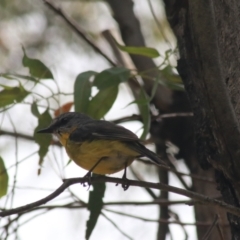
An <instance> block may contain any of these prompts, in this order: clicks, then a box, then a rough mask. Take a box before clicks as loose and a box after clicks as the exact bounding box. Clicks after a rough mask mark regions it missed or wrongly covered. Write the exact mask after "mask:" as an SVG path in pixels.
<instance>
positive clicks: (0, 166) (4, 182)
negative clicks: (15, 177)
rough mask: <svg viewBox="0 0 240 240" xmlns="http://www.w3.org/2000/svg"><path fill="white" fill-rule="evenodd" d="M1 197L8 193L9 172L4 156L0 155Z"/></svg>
mask: <svg viewBox="0 0 240 240" xmlns="http://www.w3.org/2000/svg"><path fill="white" fill-rule="evenodd" d="M0 186H1V187H0V198H1V197H3V196H5V195H6V194H7V189H8V173H7V169H6V167H5V164H4V161H3V159H2V157H0Z"/></svg>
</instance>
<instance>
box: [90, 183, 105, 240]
mask: <svg viewBox="0 0 240 240" xmlns="http://www.w3.org/2000/svg"><path fill="white" fill-rule="evenodd" d="M105 190H106V185H105V183H94V184H93V191H90V193H89V200H88V210H89V211H90V216H89V219H88V221H87V229H86V239H89V238H90V236H91V234H92V231H93V230H94V227H95V226H96V223H97V220H98V217H99V215H100V213H101V210H102V207H103V197H104V193H105Z"/></svg>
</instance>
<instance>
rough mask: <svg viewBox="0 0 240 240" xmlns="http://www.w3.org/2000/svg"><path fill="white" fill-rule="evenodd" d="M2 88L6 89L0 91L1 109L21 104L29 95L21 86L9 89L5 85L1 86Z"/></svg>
mask: <svg viewBox="0 0 240 240" xmlns="http://www.w3.org/2000/svg"><path fill="white" fill-rule="evenodd" d="M1 87H4V89H3V90H2V91H0V108H2V107H5V106H7V105H10V104H13V103H15V102H21V101H22V100H23V99H24V98H25V97H26V96H27V95H28V94H29V92H28V91H27V90H26V89H25V88H24V87H23V86H22V85H21V84H20V85H19V87H9V86H4V85H1Z"/></svg>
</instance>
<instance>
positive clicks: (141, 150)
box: [37, 112, 166, 190]
mask: <svg viewBox="0 0 240 240" xmlns="http://www.w3.org/2000/svg"><path fill="white" fill-rule="evenodd" d="M37 132H38V133H50V134H54V135H55V136H56V137H57V138H58V140H59V141H60V143H61V144H62V145H63V146H64V147H65V149H66V152H67V154H68V156H69V157H70V159H72V160H73V161H74V162H75V163H76V164H77V165H78V166H80V167H82V168H84V169H85V170H88V173H87V174H86V176H85V177H91V173H95V174H99V175H105V174H113V173H116V172H119V171H121V170H123V169H124V174H123V179H125V180H127V177H126V169H127V167H128V166H129V165H131V164H132V162H133V161H134V160H135V159H136V158H140V157H143V156H145V157H148V158H149V159H150V160H152V161H153V162H154V163H155V164H157V165H160V166H162V165H166V163H165V162H164V161H163V160H161V159H160V157H159V156H158V155H157V154H156V153H154V152H152V151H150V150H149V149H147V148H146V147H145V146H144V145H143V144H142V142H141V140H140V139H139V138H138V137H137V136H136V135H135V134H134V133H133V132H131V131H130V130H128V129H126V128H124V127H122V126H119V125H116V124H114V123H112V122H109V121H105V120H96V119H93V118H91V117H90V116H88V115H86V114H83V113H79V112H66V113H62V114H61V115H59V116H58V117H56V118H55V119H53V121H52V123H51V124H50V125H49V126H48V127H46V128H44V129H41V130H39V131H37ZM122 187H123V189H124V190H126V189H127V188H128V184H125V183H124V184H122Z"/></svg>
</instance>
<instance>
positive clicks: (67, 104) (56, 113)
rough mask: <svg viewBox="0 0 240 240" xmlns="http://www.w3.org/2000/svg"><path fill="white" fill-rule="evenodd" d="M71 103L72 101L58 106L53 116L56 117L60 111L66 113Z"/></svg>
mask: <svg viewBox="0 0 240 240" xmlns="http://www.w3.org/2000/svg"><path fill="white" fill-rule="evenodd" d="M72 105H73V102H68V103H65V104H63V105H62V106H61V107H60V108H58V109H57V110H56V111H55V112H54V116H55V117H57V116H59V115H60V114H62V113H66V112H69V111H70V109H71V107H72Z"/></svg>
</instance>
